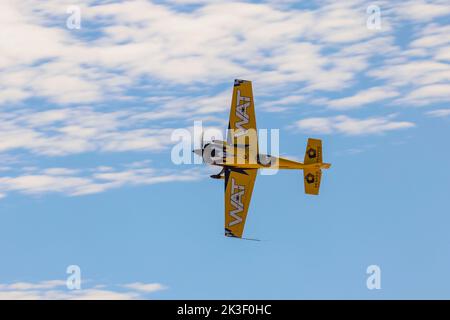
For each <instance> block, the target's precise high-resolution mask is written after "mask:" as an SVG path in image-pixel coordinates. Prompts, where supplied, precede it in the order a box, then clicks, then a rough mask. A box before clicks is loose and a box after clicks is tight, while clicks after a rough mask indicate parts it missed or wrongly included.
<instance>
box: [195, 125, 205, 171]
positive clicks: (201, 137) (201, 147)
mask: <svg viewBox="0 0 450 320" xmlns="http://www.w3.org/2000/svg"><path fill="white" fill-rule="evenodd" d="M203 136H204V131H203V130H202V133H201V134H200V137H199V138H200V141H198V142H199V143H198V144H197V146H200V149H194V150H192V152H193V153H195V154H196V155H198V156H200V157H202V162H203V163H204V162H205V160H204V159H203V152H204V150H203V149H204V146H205V144H204V143H205V141H204V138H203ZM195 146H196V145H195V144H194V148H195Z"/></svg>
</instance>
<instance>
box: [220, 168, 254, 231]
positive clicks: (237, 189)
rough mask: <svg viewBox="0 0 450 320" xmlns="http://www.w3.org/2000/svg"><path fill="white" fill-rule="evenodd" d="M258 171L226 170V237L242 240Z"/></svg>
mask: <svg viewBox="0 0 450 320" xmlns="http://www.w3.org/2000/svg"><path fill="white" fill-rule="evenodd" d="M257 172H258V169H245V170H244V169H235V168H233V169H230V168H226V169H225V236H227V237H236V238H242V234H243V233H244V225H245V219H246V218H247V212H248V207H249V205H250V199H251V198H252V192H253V186H254V184H255V179H256V174H257Z"/></svg>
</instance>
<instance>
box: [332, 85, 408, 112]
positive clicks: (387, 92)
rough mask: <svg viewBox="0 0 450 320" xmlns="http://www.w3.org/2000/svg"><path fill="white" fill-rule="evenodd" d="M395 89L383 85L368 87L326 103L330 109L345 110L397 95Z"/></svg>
mask: <svg viewBox="0 0 450 320" xmlns="http://www.w3.org/2000/svg"><path fill="white" fill-rule="evenodd" d="M398 95H399V93H398V92H397V91H396V90H393V89H390V88H383V87H374V88H368V89H365V90H363V91H360V92H358V93H356V94H355V95H353V96H350V97H345V98H340V99H334V100H329V101H328V102H327V105H328V106H329V107H330V108H331V109H336V110H346V109H354V108H358V107H361V106H363V105H366V104H369V103H374V102H378V101H382V100H386V99H389V98H392V97H396V96H398Z"/></svg>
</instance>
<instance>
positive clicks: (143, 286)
mask: <svg viewBox="0 0 450 320" xmlns="http://www.w3.org/2000/svg"><path fill="white" fill-rule="evenodd" d="M124 287H125V288H129V289H133V290H137V291H142V292H146V293H152V292H156V291H161V290H164V289H166V287H165V286H164V285H162V284H160V283H142V282H134V283H130V284H126V285H124Z"/></svg>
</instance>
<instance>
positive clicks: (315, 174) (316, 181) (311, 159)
mask: <svg viewBox="0 0 450 320" xmlns="http://www.w3.org/2000/svg"><path fill="white" fill-rule="evenodd" d="M304 164H322V140H319V139H311V138H309V139H308V146H307V147H306V152H305V160H304ZM321 178H322V170H321V169H320V166H318V167H317V168H314V167H312V168H305V169H304V170H303V181H304V184H305V193H306V194H314V195H317V194H319V189H320V180H321Z"/></svg>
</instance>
